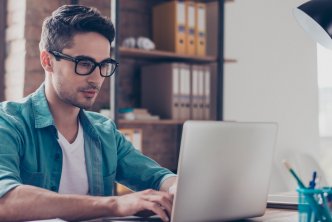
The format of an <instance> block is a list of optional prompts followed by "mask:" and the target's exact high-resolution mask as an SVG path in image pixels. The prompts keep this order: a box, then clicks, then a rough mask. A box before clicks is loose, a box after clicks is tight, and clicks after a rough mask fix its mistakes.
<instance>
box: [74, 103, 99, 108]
mask: <svg viewBox="0 0 332 222" xmlns="http://www.w3.org/2000/svg"><path fill="white" fill-rule="evenodd" d="M93 104H94V101H91V102H85V103H76V104H73V105H74V106H76V107H77V108H80V109H90V108H91V107H92V106H93Z"/></svg>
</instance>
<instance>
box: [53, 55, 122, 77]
mask: <svg viewBox="0 0 332 222" xmlns="http://www.w3.org/2000/svg"><path fill="white" fill-rule="evenodd" d="M49 53H51V54H52V55H53V56H54V57H55V59H56V60H57V61H59V60H60V59H65V60H68V61H71V62H74V63H75V73H76V74H77V75H81V76H86V75H90V74H91V73H92V72H93V71H94V70H95V68H96V67H97V66H98V67H99V70H100V75H101V76H103V77H110V76H112V75H113V74H114V72H115V70H116V69H117V67H118V66H119V63H117V62H116V61H115V60H113V59H111V58H108V59H104V60H103V61H101V62H96V61H95V60H94V59H92V58H90V57H87V56H77V57H72V56H69V55H66V54H63V53H61V52H57V51H49Z"/></svg>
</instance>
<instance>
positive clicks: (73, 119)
mask: <svg viewBox="0 0 332 222" xmlns="http://www.w3.org/2000/svg"><path fill="white" fill-rule="evenodd" d="M45 95H46V99H47V102H48V105H49V107H50V111H51V113H52V116H53V119H54V122H55V124H56V126H57V129H58V130H59V131H60V133H61V134H62V135H63V136H64V137H65V138H66V139H67V140H68V141H69V142H70V143H72V142H73V141H74V140H75V138H76V136H77V132H78V113H79V111H80V109H79V108H77V107H74V106H72V105H70V104H67V103H65V102H63V101H62V100H60V99H59V97H58V96H57V95H56V94H55V93H54V90H50V89H49V88H47V86H46V87H45Z"/></svg>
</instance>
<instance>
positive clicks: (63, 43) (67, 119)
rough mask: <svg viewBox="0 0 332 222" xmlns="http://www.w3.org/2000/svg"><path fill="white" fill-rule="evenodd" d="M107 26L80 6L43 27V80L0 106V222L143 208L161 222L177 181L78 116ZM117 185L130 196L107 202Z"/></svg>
mask: <svg viewBox="0 0 332 222" xmlns="http://www.w3.org/2000/svg"><path fill="white" fill-rule="evenodd" d="M113 39H114V28H113V25H112V23H111V21H110V20H108V19H107V18H104V17H102V16H101V15H100V13H99V12H98V11H97V10H96V9H94V8H89V7H84V6H68V5H66V6H62V7H60V8H58V9H57V10H56V11H54V12H53V14H52V16H50V17H48V18H46V19H45V21H44V23H43V28H42V34H41V41H40V61H41V65H42V67H43V69H44V70H45V82H44V83H43V84H42V85H41V86H40V88H39V89H38V90H37V91H36V92H34V93H33V94H31V95H29V96H28V97H26V98H24V99H23V100H22V101H20V102H3V103H1V105H0V138H1V139H0V197H1V198H0V221H22V220H36V219H47V218H62V219H64V220H83V219H88V218H94V217H102V216H127V215H134V214H136V213H139V212H141V211H143V210H150V211H153V212H154V213H156V214H158V215H159V216H160V217H161V218H162V219H163V220H164V221H168V220H169V218H168V216H167V214H168V215H169V214H170V212H171V207H172V194H170V193H169V192H167V191H169V189H170V188H174V186H175V181H176V177H175V175H174V174H172V173H171V172H170V171H169V170H167V169H164V168H162V167H160V166H159V165H158V164H157V163H155V162H154V161H152V160H151V159H149V158H147V157H145V156H143V155H142V154H141V153H139V152H138V151H137V150H136V149H134V148H133V146H132V145H131V144H130V143H129V142H128V141H127V140H126V139H125V138H124V136H123V135H121V134H120V133H119V132H118V131H117V130H116V128H115V125H114V123H113V122H112V121H111V120H109V119H107V118H105V117H103V116H101V115H99V114H97V113H93V112H87V111H85V110H84V109H87V108H89V107H91V106H92V104H93V103H94V101H95V99H96V96H97V94H98V91H99V89H100V87H101V85H102V83H103V81H104V80H105V78H107V77H109V76H111V75H112V74H113V73H114V71H115V69H116V67H117V66H118V64H117V62H116V61H114V60H112V59H111V58H110V51H111V42H112V41H113ZM115 180H116V181H118V182H121V183H123V184H125V185H127V186H128V187H130V188H132V189H134V190H136V191H139V192H137V193H133V194H128V195H125V196H119V197H114V196H111V195H112V190H113V188H112V185H113V182H114V181H115Z"/></svg>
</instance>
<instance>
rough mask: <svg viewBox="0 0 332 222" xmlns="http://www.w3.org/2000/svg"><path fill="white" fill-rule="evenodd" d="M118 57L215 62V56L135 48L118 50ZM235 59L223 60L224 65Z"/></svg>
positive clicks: (233, 61)
mask: <svg viewBox="0 0 332 222" xmlns="http://www.w3.org/2000/svg"><path fill="white" fill-rule="evenodd" d="M119 53H120V56H122V57H127V58H136V59H138V58H139V59H152V60H162V61H167V60H169V61H177V62H191V63H212V62H217V57H216V56H204V57H202V56H188V55H182V54H178V53H173V52H167V51H160V50H151V51H146V50H142V49H136V48H123V47H120V48H119ZM236 62H237V61H236V60H235V59H224V63H236Z"/></svg>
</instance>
